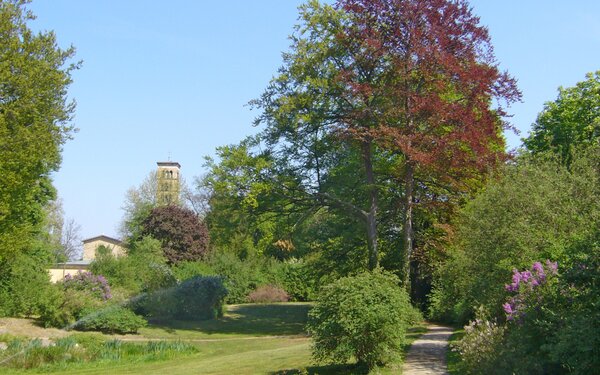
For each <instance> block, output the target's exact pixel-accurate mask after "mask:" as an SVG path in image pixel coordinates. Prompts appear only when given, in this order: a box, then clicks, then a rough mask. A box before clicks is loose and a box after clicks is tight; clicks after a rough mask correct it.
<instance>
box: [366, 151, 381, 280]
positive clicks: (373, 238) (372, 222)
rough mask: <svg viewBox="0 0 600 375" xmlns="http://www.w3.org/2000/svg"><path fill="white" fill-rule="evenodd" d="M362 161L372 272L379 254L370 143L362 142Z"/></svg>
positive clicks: (377, 263)
mask: <svg viewBox="0 0 600 375" xmlns="http://www.w3.org/2000/svg"><path fill="white" fill-rule="evenodd" d="M362 151H363V161H364V163H365V172H366V177H367V184H368V187H369V212H368V213H367V248H368V250H369V269H370V270H373V269H375V268H377V266H378V265H379V254H378V253H377V186H376V184H375V176H374V174H373V160H372V159H371V154H372V151H373V150H372V143H371V142H370V141H369V142H363V144H362Z"/></svg>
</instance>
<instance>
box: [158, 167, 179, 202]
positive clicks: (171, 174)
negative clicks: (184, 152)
mask: <svg viewBox="0 0 600 375" xmlns="http://www.w3.org/2000/svg"><path fill="white" fill-rule="evenodd" d="M156 165H158V170H157V172H156V175H157V187H156V189H157V190H156V201H157V203H158V205H159V206H169V205H178V204H179V170H180V169H181V165H179V163H177V162H172V161H166V162H157V163H156Z"/></svg>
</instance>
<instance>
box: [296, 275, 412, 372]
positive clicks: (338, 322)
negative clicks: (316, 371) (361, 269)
mask: <svg viewBox="0 0 600 375" xmlns="http://www.w3.org/2000/svg"><path fill="white" fill-rule="evenodd" d="M398 284H399V280H398V278H397V277H395V276H392V275H390V274H387V273H383V272H380V271H375V272H365V273H362V274H359V275H357V276H353V277H345V278H342V279H340V280H338V281H336V282H334V283H332V284H330V285H328V286H325V287H324V288H323V289H322V291H321V294H320V295H319V298H318V299H317V302H316V304H315V307H314V308H313V309H312V310H311V311H310V313H309V323H308V331H309V332H310V334H311V335H312V337H313V341H314V344H313V356H314V357H315V359H317V360H319V361H324V360H326V361H329V362H337V363H339V362H346V361H348V360H349V359H350V358H352V357H354V358H356V359H357V361H358V362H359V363H361V364H365V365H367V366H368V367H369V368H372V367H374V366H375V365H378V364H380V363H386V362H388V361H390V360H392V359H394V358H395V357H396V356H397V355H398V354H399V353H400V352H401V348H402V344H403V343H404V339H405V331H406V327H407V324H408V320H409V316H411V315H413V314H414V313H413V312H411V310H412V309H413V308H412V307H411V305H410V302H409V299H408V295H407V294H406V291H405V290H404V289H402V288H400V287H399V286H398Z"/></svg>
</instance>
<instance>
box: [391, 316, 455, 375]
mask: <svg viewBox="0 0 600 375" xmlns="http://www.w3.org/2000/svg"><path fill="white" fill-rule="evenodd" d="M428 328H429V331H427V333H425V334H423V336H421V337H420V338H419V339H418V340H416V341H415V342H414V343H413V344H412V346H411V347H410V350H409V351H408V354H407V355H406V359H405V360H404V365H403V366H402V374H404V375H441V374H448V370H447V367H446V350H447V348H448V338H450V335H451V334H452V329H451V328H448V327H442V326H437V325H433V324H431V325H429V326H428Z"/></svg>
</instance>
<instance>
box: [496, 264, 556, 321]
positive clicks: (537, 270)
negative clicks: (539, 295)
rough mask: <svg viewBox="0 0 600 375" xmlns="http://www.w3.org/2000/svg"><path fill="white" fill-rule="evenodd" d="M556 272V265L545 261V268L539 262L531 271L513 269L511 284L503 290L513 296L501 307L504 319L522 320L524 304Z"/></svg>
mask: <svg viewBox="0 0 600 375" xmlns="http://www.w3.org/2000/svg"><path fill="white" fill-rule="evenodd" d="M557 272H558V263H557V262H551V261H550V260H546V266H545V267H544V266H543V265H542V263H541V262H535V263H533V265H532V266H531V270H525V271H519V270H517V269H513V276H512V283H510V284H506V285H505V288H506V290H507V291H509V292H512V293H515V295H514V296H513V297H511V298H510V299H509V300H508V302H506V303H505V304H503V305H502V307H503V309H504V312H505V313H506V319H507V320H515V319H518V318H522V317H523V316H524V314H525V308H526V302H527V301H529V300H530V298H531V297H532V296H533V295H534V294H535V290H536V289H537V288H539V287H541V286H542V285H544V284H546V283H547V281H548V278H549V277H552V276H555V275H556V274H557Z"/></svg>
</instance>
